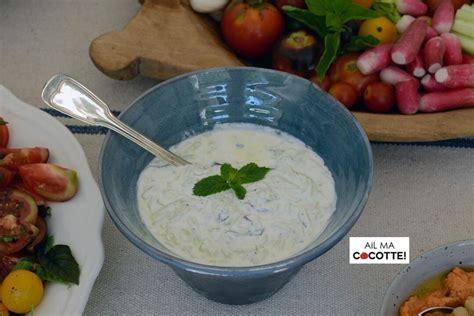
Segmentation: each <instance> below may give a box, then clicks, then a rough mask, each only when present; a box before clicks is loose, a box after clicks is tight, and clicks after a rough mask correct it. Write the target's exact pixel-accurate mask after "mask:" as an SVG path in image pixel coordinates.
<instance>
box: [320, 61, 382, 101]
mask: <svg viewBox="0 0 474 316" xmlns="http://www.w3.org/2000/svg"><path fill="white" fill-rule="evenodd" d="M359 55H360V54H357V53H349V54H345V55H343V56H341V57H339V58H338V59H337V60H336V62H335V63H334V64H333V65H332V66H331V68H330V69H329V73H328V76H329V77H330V79H331V80H332V81H333V82H336V81H344V82H347V83H348V84H350V85H351V86H352V87H354V89H355V90H356V92H357V97H358V98H362V96H363V93H364V90H365V88H366V87H367V85H368V84H369V83H370V82H374V81H377V80H378V78H379V76H378V74H372V75H364V74H362V73H361V72H360V71H359V68H357V58H359Z"/></svg>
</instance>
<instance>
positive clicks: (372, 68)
mask: <svg viewBox="0 0 474 316" xmlns="http://www.w3.org/2000/svg"><path fill="white" fill-rule="evenodd" d="M392 46H393V44H391V43H390V44H382V45H378V46H376V47H374V48H371V49H369V50H366V51H365V52H363V53H362V54H361V55H360V56H359V58H358V59H357V68H359V70H360V72H361V73H363V74H364V75H370V74H373V73H376V72H378V71H380V70H382V69H384V68H385V67H387V66H388V65H390V64H391V63H392V59H391V58H390V52H391V51H392Z"/></svg>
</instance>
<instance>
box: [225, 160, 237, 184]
mask: <svg viewBox="0 0 474 316" xmlns="http://www.w3.org/2000/svg"><path fill="white" fill-rule="evenodd" d="M238 172H239V170H237V169H235V168H234V167H232V166H231V165H230V164H228V163H225V164H223V165H222V166H221V176H222V177H223V178H224V179H225V180H227V181H232V179H234V178H235V177H236V176H237V173H238Z"/></svg>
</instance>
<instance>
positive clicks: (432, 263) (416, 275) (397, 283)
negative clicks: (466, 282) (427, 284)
mask: <svg viewBox="0 0 474 316" xmlns="http://www.w3.org/2000/svg"><path fill="white" fill-rule="evenodd" d="M454 267H460V268H462V267H469V268H472V267H474V240H464V241H458V242H454V243H452V244H448V245H444V246H441V247H438V248H435V249H433V250H430V251H428V252H426V253H424V254H422V255H421V256H419V257H418V258H416V259H415V260H413V261H412V262H411V263H410V264H409V265H408V266H407V267H405V268H404V269H403V270H402V271H400V272H399V273H398V275H397V276H396V277H395V279H393V281H392V284H390V287H389V288H388V290H387V293H385V297H384V299H383V302H382V308H381V309H380V315H383V316H395V315H398V313H399V309H400V306H401V305H402V304H403V303H404V302H405V301H406V300H407V299H408V297H409V296H410V295H411V293H413V291H414V290H415V289H416V288H417V287H418V286H419V285H420V284H422V283H423V282H424V281H427V280H429V279H430V278H433V277H435V276H437V275H439V274H440V273H443V272H448V271H450V270H452V269H453V268H454Z"/></svg>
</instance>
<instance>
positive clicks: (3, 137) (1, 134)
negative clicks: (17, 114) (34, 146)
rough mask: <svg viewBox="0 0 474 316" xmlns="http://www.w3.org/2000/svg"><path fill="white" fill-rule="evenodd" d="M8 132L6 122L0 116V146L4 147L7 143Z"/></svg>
mask: <svg viewBox="0 0 474 316" xmlns="http://www.w3.org/2000/svg"><path fill="white" fill-rule="evenodd" d="M9 139H10V133H9V131H8V126H7V122H5V121H4V120H3V118H1V117H0V148H5V147H7V145H8V140H9Z"/></svg>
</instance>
